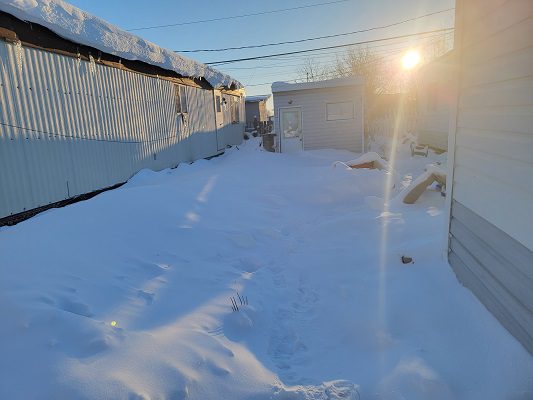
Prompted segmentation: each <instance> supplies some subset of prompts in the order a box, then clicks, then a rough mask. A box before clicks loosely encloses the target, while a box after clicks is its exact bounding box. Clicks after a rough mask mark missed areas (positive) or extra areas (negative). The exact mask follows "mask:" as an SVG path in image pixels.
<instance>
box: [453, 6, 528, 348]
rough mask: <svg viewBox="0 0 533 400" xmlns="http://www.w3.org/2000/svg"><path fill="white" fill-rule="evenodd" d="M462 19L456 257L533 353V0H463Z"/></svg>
mask: <svg viewBox="0 0 533 400" xmlns="http://www.w3.org/2000/svg"><path fill="white" fill-rule="evenodd" d="M455 21H456V29H455V32H456V37H455V46H456V50H455V51H457V52H458V54H457V59H458V79H457V89H458V90H457V96H456V98H455V101H454V105H453V108H452V115H451V119H450V127H451V130H450V140H449V152H448V153H449V156H448V163H449V166H450V170H449V172H448V183H447V192H448V194H449V195H448V197H447V199H448V204H447V207H448V212H449V214H448V215H449V222H450V223H449V236H448V238H449V253H448V260H449V262H450V264H451V266H452V267H453V269H454V271H455V273H456V274H457V277H458V278H459V280H460V281H461V282H462V283H463V284H464V285H465V286H467V287H468V288H470V290H472V292H473V293H474V294H475V295H476V296H477V297H478V298H479V300H480V301H481V302H482V303H483V304H484V305H485V307H487V309H489V310H490V311H491V312H492V314H493V315H494V316H495V317H496V318H497V319H498V320H499V321H500V322H501V323H502V325H503V326H505V327H506V328H507V329H508V330H509V332H511V333H512V334H513V335H514V336H515V337H516V338H517V339H518V340H519V341H520V342H521V343H522V344H523V345H524V347H525V348H526V349H528V350H529V352H530V353H532V354H533V189H532V188H533V1H531V0H529V1H518V0H511V1H501V0H483V1H481V0H476V1H472V0H458V1H457V3H456V16H455ZM450 194H451V195H450ZM473 317H474V316H473ZM495 345H497V343H495Z"/></svg>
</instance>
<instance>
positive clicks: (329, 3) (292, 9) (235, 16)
mask: <svg viewBox="0 0 533 400" xmlns="http://www.w3.org/2000/svg"><path fill="white" fill-rule="evenodd" d="M348 1H351V0H335V1H328V2H325V3H315V4H308V5H305V6H298V7H290V8H281V9H278V10H269V11H261V12H256V13H250V14H242V15H232V16H229V17H219V18H211V19H200V20H196V21H186V22H177V23H175V24H166V25H154V26H146V27H141V28H132V29H127V31H129V32H132V31H144V30H148V29H160V28H170V27H173V26H183V25H194V24H203V23H206V22H217V21H225V20H228V19H237V18H246V17H255V16H258V15H266V14H276V13H281V12H286V11H294V10H301V9H304V8H312V7H320V6H327V5H331V4H338V3H346V2H348Z"/></svg>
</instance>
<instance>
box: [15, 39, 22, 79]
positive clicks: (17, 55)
mask: <svg viewBox="0 0 533 400" xmlns="http://www.w3.org/2000/svg"><path fill="white" fill-rule="evenodd" d="M15 58H16V60H17V67H18V69H19V71H20V72H22V61H23V60H24V49H23V48H22V42H21V41H20V40H17V41H16V42H15Z"/></svg>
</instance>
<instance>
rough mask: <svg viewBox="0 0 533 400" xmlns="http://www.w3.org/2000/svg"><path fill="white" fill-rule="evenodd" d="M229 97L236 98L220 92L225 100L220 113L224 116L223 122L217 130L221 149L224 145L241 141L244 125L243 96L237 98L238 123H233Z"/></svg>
mask: <svg viewBox="0 0 533 400" xmlns="http://www.w3.org/2000/svg"><path fill="white" fill-rule="evenodd" d="M230 97H233V98H237V97H236V96H232V95H230V94H226V93H224V94H222V98H223V99H224V100H226V105H227V106H224V107H222V114H223V116H224V117H223V118H224V124H223V127H222V128H221V129H219V130H218V148H219V149H220V150H223V149H224V148H226V146H229V145H237V144H240V143H242V140H243V137H244V127H245V123H246V119H245V118H246V110H245V106H244V98H243V97H241V98H239V104H240V107H239V112H240V114H239V123H233V122H232V117H231V109H230V106H229V105H230Z"/></svg>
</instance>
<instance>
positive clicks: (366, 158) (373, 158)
mask: <svg viewBox="0 0 533 400" xmlns="http://www.w3.org/2000/svg"><path fill="white" fill-rule="evenodd" d="M369 163H374V168H378V169H385V170H388V169H389V163H388V162H387V161H386V160H384V159H383V158H381V156H380V155H379V154H378V153H375V152H373V151H370V152H368V153H365V154H363V155H362V156H361V157H358V158H356V159H355V160H350V161H346V164H347V165H349V166H357V165H362V164H369Z"/></svg>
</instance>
